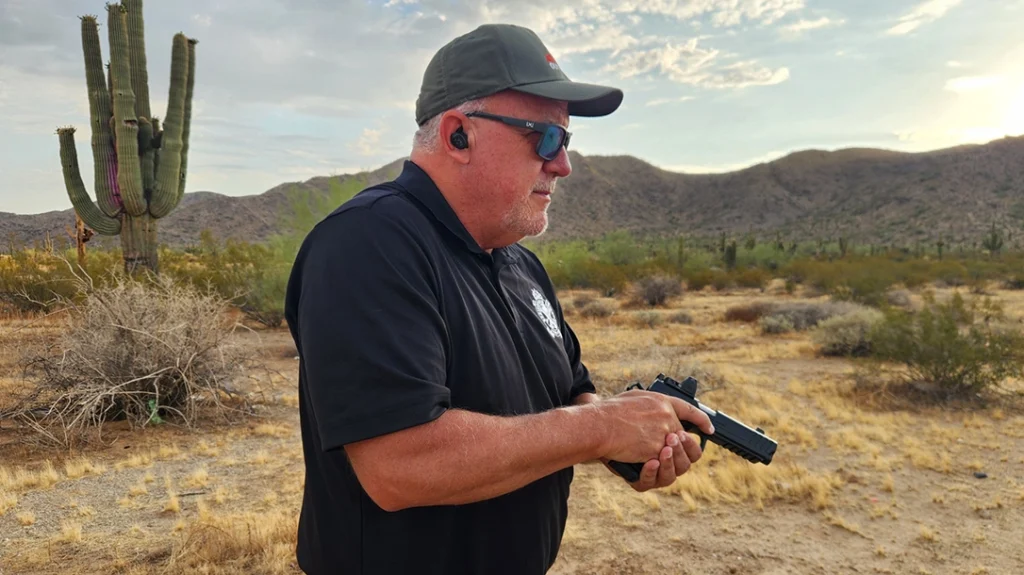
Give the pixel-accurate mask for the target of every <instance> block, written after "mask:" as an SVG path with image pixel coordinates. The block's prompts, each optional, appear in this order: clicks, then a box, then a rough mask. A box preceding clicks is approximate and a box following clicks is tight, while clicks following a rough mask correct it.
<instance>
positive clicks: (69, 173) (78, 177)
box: [57, 128, 121, 236]
mask: <svg viewBox="0 0 1024 575" xmlns="http://www.w3.org/2000/svg"><path fill="white" fill-rule="evenodd" d="M57 136H58V138H59V140H60V163H61V167H62V168H63V171H64V185H65V186H66V187H67V190H68V197H69V198H71V204H72V205H73V206H75V211H76V212H78V216H79V217H80V218H82V221H83V222H85V225H87V226H89V227H90V228H92V229H93V230H95V231H96V232H97V233H99V234H102V235H105V236H116V235H118V234H119V233H121V220H120V219H118V218H112V217H109V216H107V215H106V214H104V213H103V212H102V211H101V210H100V208H98V207H97V206H96V204H94V203H92V199H91V198H89V193H88V192H87V191H85V182H83V181H82V174H81V172H80V171H79V169H78V152H77V150H76V149H75V129H74V128H60V129H58V130H57Z"/></svg>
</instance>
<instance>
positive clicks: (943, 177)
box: [0, 136, 1024, 247]
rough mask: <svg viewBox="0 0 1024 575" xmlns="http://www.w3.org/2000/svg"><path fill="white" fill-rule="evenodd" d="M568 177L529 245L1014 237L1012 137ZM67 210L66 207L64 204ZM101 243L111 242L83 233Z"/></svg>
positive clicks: (253, 236) (189, 237)
mask: <svg viewBox="0 0 1024 575" xmlns="http://www.w3.org/2000/svg"><path fill="white" fill-rule="evenodd" d="M570 157H571V160H572V166H573V173H572V175H570V177H569V178H565V179H563V180H561V181H559V183H558V187H557V189H556V191H555V194H554V195H553V196H552V203H551V206H550V208H549V214H550V216H551V218H550V219H551V224H550V226H549V228H548V232H547V233H546V234H545V235H544V236H543V237H542V238H541V239H542V240H547V239H570V238H587V237H596V236H600V235H602V234H604V233H606V232H609V231H613V230H623V229H624V230H627V231H632V232H637V233H645V234H676V233H679V232H685V233H697V234H701V235H717V234H720V233H722V232H725V233H726V234H728V235H738V234H746V233H750V232H756V233H761V234H774V233H783V234H785V235H786V237H788V238H791V239H816V237H821V236H823V235H828V236H830V237H834V236H836V235H843V236H846V237H848V238H851V239H854V240H855V241H868V240H870V241H873V242H879V243H885V242H904V243H906V242H909V241H925V240H928V241H934V239H936V237H935V236H937V235H938V234H940V233H941V234H944V235H947V234H948V235H950V236H952V237H953V238H954V239H956V238H960V241H970V240H971V238H975V239H976V238H979V237H980V236H982V235H984V234H985V233H987V232H988V231H989V227H990V225H991V224H993V223H994V224H995V225H996V226H997V227H998V228H1000V229H1003V230H1006V231H1011V230H1022V233H1021V234H1020V235H1021V236H1024V136H1016V137H1013V136H1007V137H1004V138H1002V139H998V140H993V141H991V142H988V143H985V144H967V145H960V146H955V147H951V148H942V149H937V150H930V151H923V152H904V151H898V150H888V149H884V148H867V147H850V148H840V149H836V150H824V149H814V148H811V149H805V150H797V151H794V152H791V153H789V154H786V155H785V156H782V157H780V158H777V159H775V160H772V161H768V162H760V163H757V164H753V165H751V166H747V167H745V168H742V169H739V170H735V171H731V172H725V173H681V172H675V171H670V170H666V169H663V168H659V167H657V166H654V165H653V164H651V163H649V162H647V161H645V160H643V159H640V158H636V157H634V156H629V155H624V154H620V155H589V156H584V155H582V154H579V153H577V152H571V153H570ZM405 159H406V158H405V157H402V158H398V159H396V160H393V161H391V162H389V163H387V164H385V165H383V166H381V167H379V168H377V169H375V170H372V171H369V172H359V173H356V174H343V175H340V176H316V177H313V178H310V179H307V180H305V181H299V182H282V183H281V184H278V185H276V186H274V187H272V188H270V189H268V190H266V191H264V192H262V193H258V194H250V195H245V196H227V195H223V194H219V193H217V192H214V191H207V190H202V191H195V192H189V193H187V194H185V197H184V198H183V199H182V202H181V205H179V207H178V208H177V209H176V210H175V211H174V212H172V213H171V214H170V215H169V216H168V217H166V218H164V220H162V221H161V226H160V228H159V234H160V236H159V237H160V241H161V243H164V244H166V245H171V246H175V247H180V246H185V245H189V244H195V243H197V242H198V241H199V235H200V233H201V232H202V231H203V230H204V229H206V230H210V231H211V232H212V233H214V236H215V237H218V238H220V239H227V238H233V239H237V240H246V241H263V240H266V239H267V238H268V237H270V236H271V235H272V234H273V233H275V232H276V231H278V230H279V226H280V225H281V224H280V217H281V215H283V214H286V213H288V212H289V210H290V209H291V201H292V200H291V196H290V195H289V194H290V190H295V189H298V190H308V191H312V192H314V193H325V192H326V190H327V189H328V188H329V186H330V184H331V181H332V180H339V181H346V180H348V179H350V178H353V177H365V178H366V179H367V181H368V183H370V184H375V183H378V182H380V181H384V180H386V179H390V178H392V177H394V176H395V175H396V174H397V173H398V171H399V170H400V169H401V166H402V163H403V162H404V161H405ZM69 204H70V202H69ZM73 224H74V214H73V211H72V209H71V208H70V206H69V208H68V209H66V210H51V211H49V212H43V213H40V214H12V213H7V212H0V236H2V237H3V238H5V239H7V241H8V242H12V241H13V242H20V243H27V244H31V243H33V242H39V241H41V240H43V239H44V238H45V237H46V235H47V233H49V234H50V236H51V237H61V236H64V237H66V234H65V231H64V230H65V228H66V227H67V226H73ZM97 240H99V241H100V242H102V243H103V244H104V245H117V238H102V239H101V238H100V236H96V237H94V239H93V241H94V242H95V241H97Z"/></svg>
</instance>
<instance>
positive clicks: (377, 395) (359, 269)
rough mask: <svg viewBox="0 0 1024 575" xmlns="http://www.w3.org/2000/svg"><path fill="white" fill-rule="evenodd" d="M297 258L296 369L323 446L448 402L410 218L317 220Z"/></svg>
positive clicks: (360, 212) (382, 430)
mask: <svg viewBox="0 0 1024 575" xmlns="http://www.w3.org/2000/svg"><path fill="white" fill-rule="evenodd" d="M296 265H297V266H299V269H298V271H297V278H298V286H297V287H296V288H295V291H296V292H297V293H296V294H295V297H297V301H296V303H295V304H294V305H295V308H296V310H295V317H296V322H297V329H296V332H297V333H298V341H299V357H300V362H301V365H300V369H301V370H302V371H303V374H304V379H305V383H306V386H307V390H308V393H309V397H310V406H311V409H312V411H313V414H314V417H315V419H316V428H317V430H318V432H319V434H320V439H321V444H322V446H323V449H324V450H325V451H326V450H331V449H336V448H338V447H341V446H344V445H345V444H347V443H352V442H355V441H360V440H363V439H367V438H371V437H375V436H379V435H383V434H387V433H391V432H394V431H398V430H401V429H405V428H409V427H413V426H415V425H419V424H423V423H427V422H429V421H432V420H434V419H436V418H437V417H440V415H441V414H442V413H444V411H445V410H446V409H448V408H449V407H450V393H449V390H448V388H447V387H446V385H445V382H446V365H447V348H448V346H447V339H446V333H447V331H446V329H445V325H444V321H443V318H442V316H441V313H440V308H439V303H438V301H439V299H438V292H437V282H436V281H435V277H436V276H435V275H434V272H433V268H432V266H431V265H430V259H429V257H428V255H427V252H426V251H425V250H424V248H423V246H422V245H421V244H420V243H419V242H418V241H417V240H416V238H415V237H414V234H413V233H411V232H410V231H409V229H408V228H407V226H403V225H402V224H401V223H399V222H397V221H396V220H394V219H392V218H388V217H386V216H384V215H380V214H378V213H377V212H375V211H374V208H373V207H357V208H353V209H350V210H348V211H346V212H343V213H340V214H336V215H333V216H331V217H329V218H328V219H326V220H324V221H323V222H321V223H320V224H319V225H318V226H317V228H316V229H314V231H313V232H312V233H311V234H310V235H309V237H308V239H307V240H306V242H305V246H304V249H303V251H302V253H300V255H299V257H298V258H297V259H296ZM290 291H291V290H290Z"/></svg>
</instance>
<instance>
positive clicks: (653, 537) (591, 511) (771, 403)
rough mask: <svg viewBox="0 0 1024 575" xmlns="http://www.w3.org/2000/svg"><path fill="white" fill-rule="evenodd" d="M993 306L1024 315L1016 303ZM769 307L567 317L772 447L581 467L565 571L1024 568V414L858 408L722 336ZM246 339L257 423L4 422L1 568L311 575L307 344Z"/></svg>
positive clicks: (804, 341) (609, 350) (804, 370)
mask: <svg viewBox="0 0 1024 575" xmlns="http://www.w3.org/2000/svg"><path fill="white" fill-rule="evenodd" d="M576 295H578V294H571V293H569V294H565V295H564V303H565V305H566V306H567V307H571V301H572V300H573V298H574V297H575V296H576ZM998 296H999V297H1000V299H1001V300H1002V301H1004V303H1005V304H1006V305H1007V309H1008V312H1009V313H1010V314H1011V316H1012V317H1014V318H1015V319H1016V320H1021V319H1024V294H1021V293H1018V292H999V294H998ZM772 298H775V299H783V298H787V296H784V295H769V294H759V293H756V292H749V291H746V292H739V291H738V292H733V293H728V294H714V293H709V294H704V293H702V294H687V295H686V296H685V297H683V298H681V299H680V300H679V301H678V302H674V303H673V306H672V307H673V309H670V310H659V311H658V312H656V313H658V314H664V315H666V317H667V316H668V315H671V314H674V313H676V312H678V311H680V310H682V311H685V312H687V313H688V314H689V315H690V317H691V318H692V323H689V324H681V323H671V322H665V323H662V324H659V325H657V326H655V327H646V326H641V325H640V324H637V323H635V322H634V319H633V318H634V314H636V313H638V310H631V309H621V310H620V311H619V312H618V313H616V314H614V315H612V316H611V317H608V318H599V319H589V318H582V317H579V316H575V315H574V316H573V317H572V321H573V325H574V326H575V327H576V330H577V331H578V333H579V335H580V338H581V342H582V344H583V346H584V359H585V360H586V361H587V362H588V364H589V365H590V366H591V368H592V371H593V373H594V376H595V381H596V382H597V384H598V386H599V388H600V390H601V391H602V392H603V393H613V392H615V391H617V390H619V389H621V388H622V387H624V386H625V385H627V384H628V383H630V382H632V381H637V380H639V381H641V382H644V383H645V384H646V383H647V382H649V380H650V378H652V377H653V376H654V375H656V374H657V373H659V372H665V373H668V374H669V375H674V376H678V377H680V378H681V377H682V376H685V375H686V374H688V373H695V374H698V375H700V376H703V377H704V379H702V382H704V383H707V385H708V391H706V392H704V393H701V394H700V395H699V397H700V399H701V400H702V401H704V402H705V403H706V404H708V405H710V406H711V407H713V408H716V409H720V410H722V411H723V412H726V413H729V414H730V415H732V416H734V417H737V418H739V419H741V420H743V421H744V422H746V423H748V424H753V425H759V426H761V427H763V428H764V429H765V431H766V432H767V433H768V434H769V435H771V436H772V437H774V438H775V439H777V440H778V441H779V443H780V447H779V451H778V454H777V456H776V458H775V460H774V461H773V463H772V464H771V465H770V466H763V465H756V464H751V463H748V462H746V461H742V460H739V458H738V457H736V456H735V455H733V454H731V453H728V452H726V451H724V450H722V449H720V448H718V447H717V446H715V445H712V444H709V445H708V449H707V451H706V453H705V456H704V458H703V459H702V460H701V461H700V462H698V464H697V465H695V466H694V468H693V469H692V470H691V471H690V473H688V474H686V475H685V476H684V477H682V478H680V479H679V480H678V481H677V482H676V484H674V485H672V486H671V487H669V488H666V489H662V490H658V491H656V492H649V493H645V494H638V493H635V492H633V491H632V490H631V489H630V488H629V487H628V486H626V485H625V484H623V483H622V482H621V480H619V479H618V478H616V477H614V476H612V475H610V474H609V473H608V472H607V471H606V470H605V469H604V467H603V466H600V465H598V464H584V465H580V466H577V469H576V479H575V481H574V483H573V491H572V496H571V499H570V518H569V522H568V526H567V529H566V533H565V538H564V542H563V546H562V549H561V552H560V555H559V558H558V560H557V562H556V564H555V565H554V567H553V569H552V571H551V573H552V574H554V575H568V574H609V575H610V574H623V575H629V574H641V573H659V574H663V573H672V574H683V573H693V574H696V573H710V574H782V573H815V574H816V573H921V574H923V573H932V574H939V573H993V574H994V573H1005V574H1015V573H1024V526H1022V525H1024V521H1022V520H1024V414H1022V413H1021V412H1020V411H1019V410H1014V409H1012V408H1007V407H988V408H984V409H975V410H963V409H958V410H953V409H938V408H933V407H930V408H925V407H920V408H915V409H913V410H905V409H904V410H899V409H892V408H884V407H880V406H878V405H873V404H871V403H870V402H868V401H866V400H865V399H864V398H861V397H858V396H856V395H854V394H851V393H849V389H850V383H849V382H850V379H851V375H853V374H855V373H856V372H857V371H858V370H863V369H864V368H863V367H859V366H858V365H857V364H856V363H853V362H851V361H848V360H844V359H826V358H822V357H819V356H818V355H817V353H816V350H815V346H814V345H813V343H812V342H811V340H810V338H809V337H808V335H807V334H790V335H784V336H766V335H762V334H760V332H759V331H758V330H757V328H756V326H753V325H749V324H743V323H728V322H724V321H722V315H723V314H724V311H725V310H726V309H727V308H728V307H729V306H732V305H736V304H739V303H743V302H749V301H751V300H752V299H772ZM609 303H612V304H614V302H609ZM47 329H48V328H47V326H46V325H45V324H44V325H41V326H39V325H27V324H26V322H15V321H8V322H6V323H5V324H4V326H3V330H4V331H3V332H0V337H2V338H3V341H4V343H6V344H8V345H7V347H6V349H7V352H6V353H5V354H4V355H3V356H2V361H4V365H5V368H7V370H6V373H4V376H5V377H4V378H3V379H0V394H2V393H3V392H4V389H5V388H6V389H11V388H12V387H11V386H17V385H23V383H21V382H20V381H19V380H18V376H17V373H16V372H15V371H14V370H13V362H14V361H15V356H16V355H17V354H16V353H14V352H13V351H12V350H11V346H10V344H11V342H12V341H17V342H20V343H19V344H18V345H17V346H15V347H24V346H27V345H30V343H32V342H38V341H40V340H43V339H45V338H46V337H47ZM244 337H246V338H249V340H250V344H251V345H252V346H254V347H255V348H258V349H259V353H260V354H261V356H262V357H263V358H264V359H265V361H266V363H267V366H268V367H269V368H270V369H269V371H267V372H266V373H265V374H263V375H262V376H261V377H262V378H263V382H262V387H261V390H260V391H261V393H260V394H259V395H258V396H254V398H255V399H257V400H258V402H259V409H258V411H257V415H256V416H254V417H253V418H251V419H249V420H247V421H244V422H241V423H237V424H233V425H221V426H217V427H214V428H204V429H200V430H196V431H189V430H185V429H180V428H175V427H172V426H157V427H154V428H149V429H146V430H144V431H136V432H131V431H129V430H126V429H119V428H118V427H117V426H116V425H113V426H111V427H110V429H109V431H108V435H107V436H108V438H110V439H111V443H110V444H109V445H107V446H105V447H102V448H91V449H90V450H88V451H87V452H85V453H72V454H66V453H58V452H55V451H53V450H43V449H38V448H32V447H30V446H25V445H23V444H21V443H19V442H17V441H16V438H17V433H16V432H15V431H14V430H12V429H11V427H10V424H9V423H5V424H4V425H3V426H0V574H3V575H9V574H12V573H26V574H36V573H164V572H172V571H173V572H176V573H180V572H190V573H192V572H194V573H297V572H298V571H297V569H296V568H295V565H294V558H293V556H292V546H293V544H294V535H293V534H294V520H295V514H296V512H297V509H298V504H299V500H300V498H301V490H302V455H301V450H300V448H301V442H300V437H299V433H298V416H297V411H296V396H295V389H294V386H295V377H296V374H295V365H296V362H295V360H294V348H293V347H292V345H291V340H290V338H289V336H288V334H287V331H285V330H283V329H280V330H271V331H261V332H256V333H247V334H246V335H244ZM5 386H6V387H5ZM0 397H3V396H2V395H0ZM82 457H84V458H85V459H84V460H83V459H80V458H82ZM83 461H85V462H88V464H84V463H83ZM48 466H49V467H48ZM976 473H984V474H986V477H985V478H984V479H979V478H977V477H976Z"/></svg>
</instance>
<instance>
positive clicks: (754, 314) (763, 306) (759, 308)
mask: <svg viewBox="0 0 1024 575" xmlns="http://www.w3.org/2000/svg"><path fill="white" fill-rule="evenodd" d="M774 307H775V304H773V303H771V302H765V301H759V302H754V303H747V304H741V305H734V306H732V307H730V308H729V309H727V310H725V321H742V322H745V323H753V322H755V321H757V320H759V319H761V316H763V315H765V314H766V313H769V312H770V311H771V310H772V309H773V308H774Z"/></svg>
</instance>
